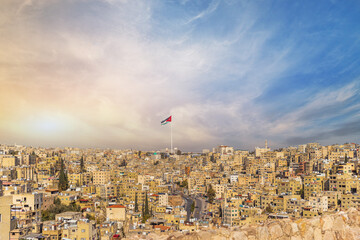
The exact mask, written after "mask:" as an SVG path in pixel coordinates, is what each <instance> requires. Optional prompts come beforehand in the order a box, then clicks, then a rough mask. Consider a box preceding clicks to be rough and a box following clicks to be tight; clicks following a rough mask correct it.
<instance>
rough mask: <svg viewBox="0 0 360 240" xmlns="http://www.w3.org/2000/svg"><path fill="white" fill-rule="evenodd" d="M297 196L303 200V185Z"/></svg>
mask: <svg viewBox="0 0 360 240" xmlns="http://www.w3.org/2000/svg"><path fill="white" fill-rule="evenodd" d="M299 195H300V197H301V199H304V198H305V191H304V185H303V186H302V188H301V189H300V191H299Z"/></svg>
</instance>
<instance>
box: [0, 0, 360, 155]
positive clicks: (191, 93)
mask: <svg viewBox="0 0 360 240" xmlns="http://www.w3.org/2000/svg"><path fill="white" fill-rule="evenodd" d="M196 4H197V3H194V2H192V1H183V2H182V3H179V4H177V3H169V2H162V1H113V0H111V1H110V0H102V1H100V0H99V1H96V0H94V1H89V2H83V1H80V2H72V1H59V0H53V1H6V2H5V4H3V6H4V7H3V8H1V9H0V13H1V14H0V24H1V28H0V31H1V36H2V37H0V45H1V46H2V48H3V49H4V51H0V83H1V85H2V88H0V136H1V138H0V141H3V142H18V143H24V144H30V145H34V144H39V145H47V144H48V145H49V144H50V145H53V146H55V145H62V146H64V145H75V146H100V147H139V148H145V149H153V148H163V147H168V141H169V139H168V135H169V129H168V128H167V127H161V126H160V124H159V122H160V121H161V120H162V119H163V118H164V117H166V116H168V115H169V114H173V116H174V126H173V130H174V142H175V146H177V147H180V148H183V149H186V150H199V149H200V148H202V147H207V148H208V147H212V146H214V145H217V144H229V145H233V146H235V147H238V148H252V147H254V146H255V145H259V144H262V142H263V140H264V139H265V138H268V139H269V140H271V142H272V143H273V146H283V145H287V144H298V143H302V141H304V140H308V139H311V140H314V141H317V140H324V139H325V137H324V136H330V135H331V136H332V137H335V135H337V134H338V133H339V131H342V129H343V131H342V133H343V134H342V135H343V137H344V138H345V137H349V138H350V139H354V134H351V132H350V131H348V130H346V129H345V128H346V124H348V125H349V126H353V125H354V124H352V123H355V122H356V121H357V119H358V116H356V112H358V110H359V107H358V106H359V103H360V99H359V92H358V90H359V85H358V84H357V82H358V77H359V74H360V73H359V72H358V71H357V70H356V69H358V65H359V62H358V61H356V58H355V56H356V54H357V53H359V51H360V50H359V48H358V47H357V46H355V45H351V46H352V51H351V52H349V51H344V50H346V46H345V45H343V44H337V46H338V47H337V50H336V51H334V50H333V51H331V54H330V53H328V52H330V51H328V52H327V53H326V57H327V58H328V59H329V61H321V60H322V58H321V56H322V55H323V54H325V53H324V52H326V50H329V49H333V46H334V42H335V43H336V40H337V38H334V39H330V40H329V41H330V42H323V44H322V45H321V47H317V43H318V42H317V41H318V39H317V38H319V35H320V36H322V35H321V34H322V33H318V34H315V35H316V37H312V38H308V35H306V38H305V37H303V36H301V34H300V33H302V32H313V31H314V30H313V29H312V28H311V27H317V26H313V25H311V23H309V22H307V21H306V19H307V18H306V17H307V16H306V14H307V13H305V11H304V12H301V11H300V12H299V14H297V15H296V16H297V17H298V18H295V17H294V16H295V15H294V16H288V15H287V13H288V11H295V8H294V7H293V6H292V5H291V4H290V6H278V5H276V4H275V5H272V4H268V5H266V6H260V5H259V4H257V3H256V2H247V3H246V4H243V3H237V2H236V1H235V2H231V3H230V2H228V1H212V2H210V3H209V4H198V5H196ZM194 5H196V8H195V7H194ZM189 8H194V9H191V10H192V11H190V12H191V13H190V14H189ZM270 11H272V12H273V11H275V12H276V13H277V14H276V15H275V16H276V17H273V14H272V13H271V14H270ZM334 11H335V12H334V16H335V17H336V13H337V12H336V10H334ZM2 13H4V14H2ZM192 14H193V15H192ZM189 15H191V16H189ZM348 16H350V17H351V16H353V15H352V14H351V13H349V15H348ZM350 17H349V18H350ZM164 19H166V21H164ZM200 20H201V21H200ZM345 20H346V19H345ZM345 20H344V19H342V24H345V23H344V21H345ZM351 20H353V19H351ZM301 21H303V22H304V25H306V26H308V24H309V27H308V28H309V29H305V30H304V29H302V25H301V24H298V22H301ZM184 22H187V23H188V24H184ZM190 23H191V24H190ZM324 28H327V27H324ZM329 28H331V26H329ZM342 29H343V28H339V29H337V30H336V31H339V33H342V32H341V31H343V30H342ZM290 31H291V32H290ZM334 31H335V30H334ZM313 35H314V34H313ZM304 36H305V34H304ZM323 37H324V39H326V36H323ZM304 39H305V40H306V42H305V43H303V41H305V40H304ZM315 40H316V41H315ZM280 43H281V44H280ZM351 59H352V61H351ZM327 66H330V67H333V68H329V69H334V70H333V71H334V73H336V78H334V77H333V76H334V75H331V74H333V72H331V71H330V70H327ZM335 69H336V71H335ZM343 69H347V70H346V72H341V70H343ZM329 72H330V73H331V74H330V73H329ZM304 76H305V77H304ZM323 79H328V82H326V81H325V80H323ZM330 80H331V81H332V82H330ZM342 81H343V82H342ZM283 86H286V87H283ZM341 115H344V119H340V118H339V117H340V116H341ZM69 135H72V136H74V137H72V138H71V139H69ZM35 136H38V137H37V138H35Z"/></svg>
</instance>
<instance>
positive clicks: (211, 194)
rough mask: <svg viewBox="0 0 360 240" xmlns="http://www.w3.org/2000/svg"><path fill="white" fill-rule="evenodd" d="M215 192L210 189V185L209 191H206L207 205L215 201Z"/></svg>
mask: <svg viewBox="0 0 360 240" xmlns="http://www.w3.org/2000/svg"><path fill="white" fill-rule="evenodd" d="M215 195H216V192H215V190H214V189H213V188H212V185H210V187H209V189H208V190H207V193H206V196H207V197H208V201H209V203H212V202H213V201H214V199H215Z"/></svg>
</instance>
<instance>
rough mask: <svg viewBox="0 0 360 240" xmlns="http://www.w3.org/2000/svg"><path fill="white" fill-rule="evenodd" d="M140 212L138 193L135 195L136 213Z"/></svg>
mask: <svg viewBox="0 0 360 240" xmlns="http://www.w3.org/2000/svg"><path fill="white" fill-rule="evenodd" d="M138 211H139V204H138V196H137V193H135V212H138Z"/></svg>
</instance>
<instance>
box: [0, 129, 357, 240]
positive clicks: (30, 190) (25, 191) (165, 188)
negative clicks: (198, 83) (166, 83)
mask: <svg viewBox="0 0 360 240" xmlns="http://www.w3.org/2000/svg"><path fill="white" fill-rule="evenodd" d="M170 124H171V122H170ZM358 149H359V145H358V144H355V143H345V144H342V145H339V144H334V145H328V146H322V145H320V144H319V143H307V144H302V145H298V146H292V147H286V148H281V149H271V148H270V147H269V143H268V141H267V140H266V141H265V146H263V147H256V148H255V149H253V150H252V151H248V150H238V149H235V148H234V147H231V146H224V145H221V146H218V147H214V148H213V149H212V150H209V149H203V150H202V152H200V153H190V152H182V151H181V150H180V149H176V148H174V150H173V151H171V149H163V150H161V151H141V150H133V149H128V150H115V149H80V148H70V147H68V148H41V147H26V146H21V145H1V146H0V167H1V168H0V176H1V178H0V179H1V197H0V204H1V206H0V216H1V225H0V226H1V231H0V237H1V239H11V240H15V239H57V240H60V239H72V240H75V239H92V240H95V239H109V240H111V239H142V238H147V239H162V238H161V236H168V235H169V234H171V233H174V232H175V233H176V232H178V233H179V234H188V233H192V232H196V231H199V230H204V229H205V230H208V229H214V228H215V229H219V228H233V227H242V226H248V225H254V224H259V225H260V224H263V223H264V222H266V221H269V220H279V219H280V220H284V219H285V220H286V219H292V220H294V221H295V220H296V219H303V218H307V219H312V218H316V217H318V216H326V215H328V214H333V213H336V212H339V211H347V210H349V209H357V208H359V207H360V195H359V194H358V193H359V191H360V178H359V177H358V174H359V172H360V165H359V164H358V162H359V159H358V156H359V155H358ZM171 152H173V153H171ZM185 236H186V235H185ZM164 239H166V238H164Z"/></svg>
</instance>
